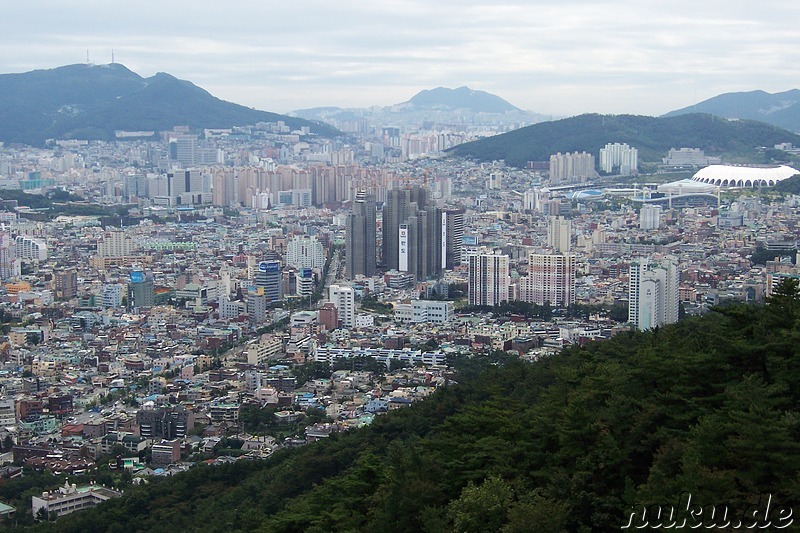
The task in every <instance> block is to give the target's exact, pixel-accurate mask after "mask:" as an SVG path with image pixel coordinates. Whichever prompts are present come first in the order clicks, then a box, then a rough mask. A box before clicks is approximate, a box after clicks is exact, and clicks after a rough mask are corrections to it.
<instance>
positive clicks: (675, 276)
mask: <svg viewBox="0 0 800 533" xmlns="http://www.w3.org/2000/svg"><path fill="white" fill-rule="evenodd" d="M679 282H680V272H679V271H678V265H677V261H676V260H675V258H674V257H668V258H666V259H665V260H663V261H661V262H660V263H655V262H651V261H650V260H649V259H641V260H639V261H636V262H633V263H631V270H630V290H629V293H628V321H629V322H631V323H633V325H634V326H636V329H639V330H646V329H651V328H654V327H656V326H662V325H664V324H673V323H675V322H677V321H678V310H679V300H678V286H679Z"/></svg>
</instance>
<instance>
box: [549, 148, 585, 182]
mask: <svg viewBox="0 0 800 533" xmlns="http://www.w3.org/2000/svg"><path fill="white" fill-rule="evenodd" d="M594 164H595V161H594V156H593V155H592V154H589V153H587V152H574V153H569V152H567V153H566V154H562V153H561V152H558V153H557V154H554V155H551V156H550V183H551V184H552V185H558V184H560V183H574V182H582V181H586V179H587V178H591V177H594V176H595V170H594Z"/></svg>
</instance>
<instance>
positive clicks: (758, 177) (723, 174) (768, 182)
mask: <svg viewBox="0 0 800 533" xmlns="http://www.w3.org/2000/svg"><path fill="white" fill-rule="evenodd" d="M797 174H800V171H798V170H796V169H794V168H792V167H787V166H785V165H784V166H780V167H771V168H764V167H733V166H728V165H711V166H708V167H705V168H702V169H700V170H699V171H698V172H697V173H696V174H695V175H694V176H692V181H698V182H701V183H709V184H711V185H716V186H718V187H750V188H754V187H758V186H759V185H761V186H765V187H771V186H772V185H775V184H776V183H778V182H779V181H783V180H785V179H787V178H791V177H792V176H795V175H797Z"/></svg>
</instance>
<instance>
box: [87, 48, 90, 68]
mask: <svg viewBox="0 0 800 533" xmlns="http://www.w3.org/2000/svg"><path fill="white" fill-rule="evenodd" d="M86 64H87V65H91V63H89V49H88V48H87V49H86Z"/></svg>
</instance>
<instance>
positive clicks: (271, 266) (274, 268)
mask: <svg viewBox="0 0 800 533" xmlns="http://www.w3.org/2000/svg"><path fill="white" fill-rule="evenodd" d="M280 269H281V264H280V263H279V262H278V261H261V262H260V263H259V264H258V270H259V271H261V272H278V271H279V270H280Z"/></svg>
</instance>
